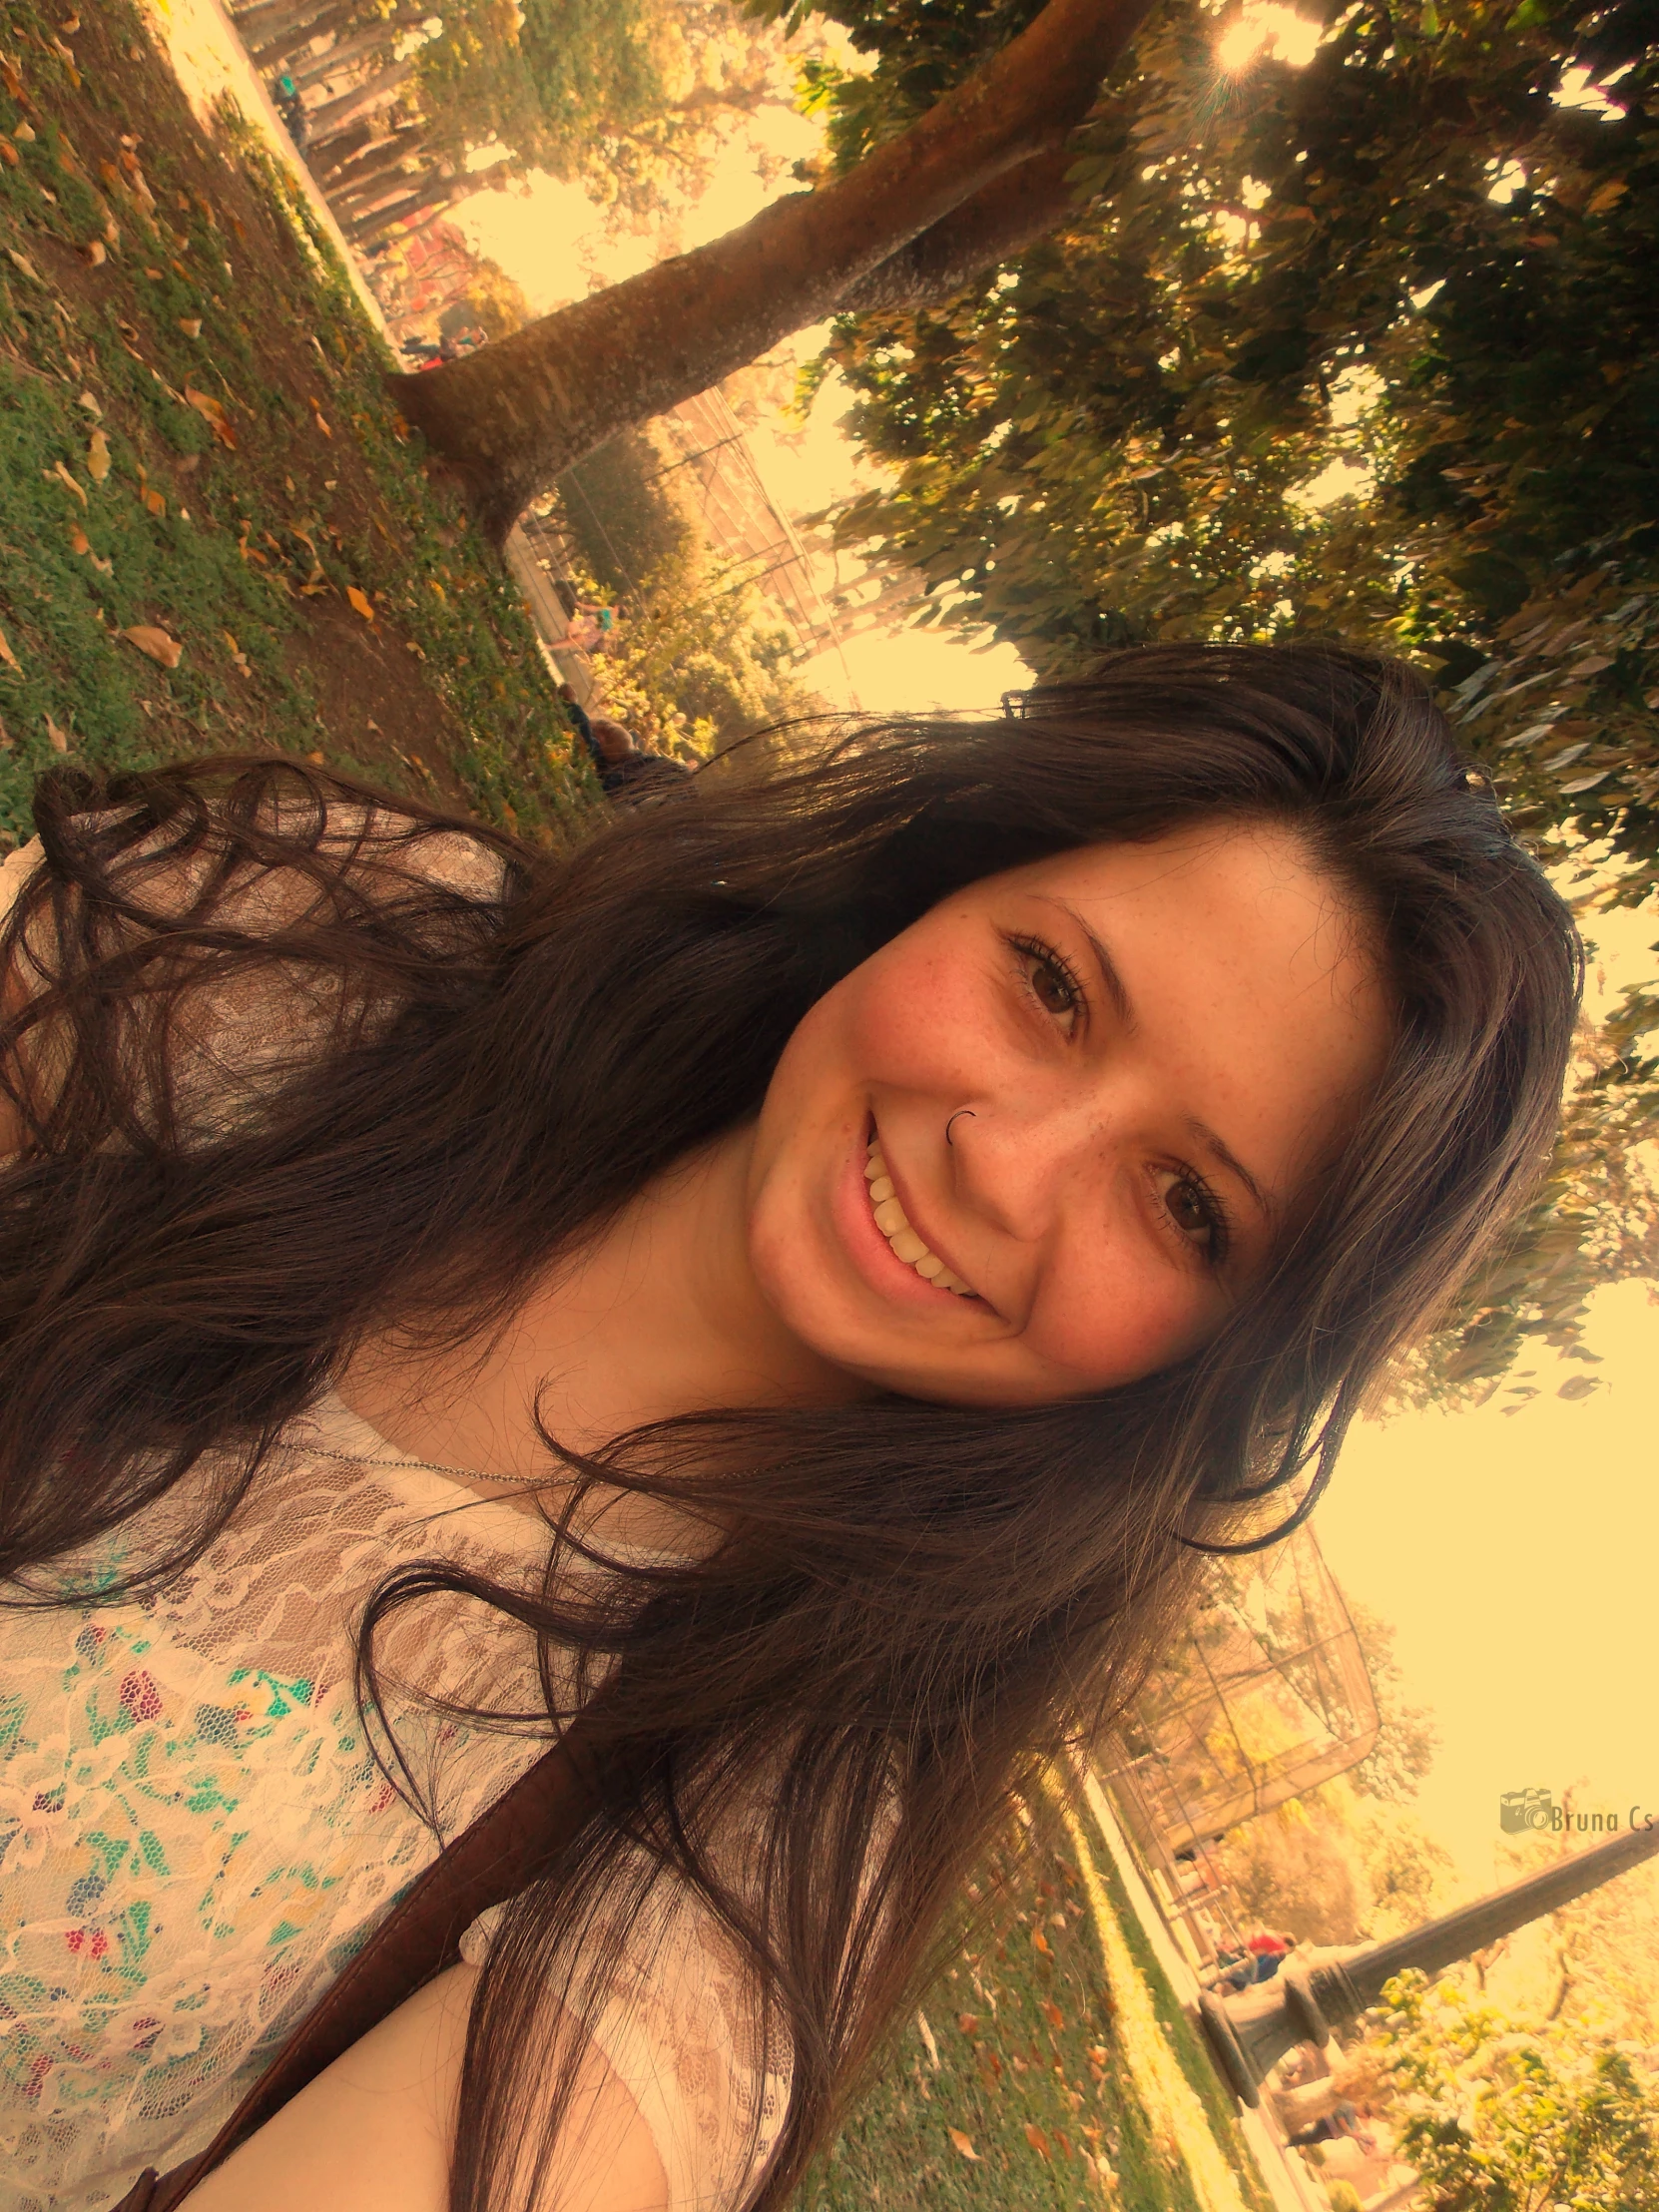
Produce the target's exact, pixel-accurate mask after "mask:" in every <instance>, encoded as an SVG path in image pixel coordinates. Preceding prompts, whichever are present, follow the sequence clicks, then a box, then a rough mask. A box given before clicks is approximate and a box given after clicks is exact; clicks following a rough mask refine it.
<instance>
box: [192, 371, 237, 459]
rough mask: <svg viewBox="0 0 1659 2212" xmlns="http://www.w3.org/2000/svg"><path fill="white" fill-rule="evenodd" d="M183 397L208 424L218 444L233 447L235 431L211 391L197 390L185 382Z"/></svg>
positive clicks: (235, 436) (228, 417) (234, 444)
mask: <svg viewBox="0 0 1659 2212" xmlns="http://www.w3.org/2000/svg"><path fill="white" fill-rule="evenodd" d="M185 397H186V399H188V400H189V402H190V404H191V405H192V406H193V407H194V408H195V409H196V411H197V413H198V414H199V415H200V416H201V417H202V419H203V421H204V422H205V423H206V424H207V425H208V427H209V429H210V430H212V432H213V434H214V436H215V437H216V438H218V440H219V442H220V444H221V445H227V446H230V447H232V448H233V449H234V448H235V446H236V442H237V433H236V432H235V430H233V429H232V427H231V418H230V416H229V415H228V414H227V413H226V412H225V409H224V407H223V406H222V405H221V403H220V402H219V400H217V399H216V398H215V397H214V396H213V394H212V392H207V391H198V390H197V388H196V386H195V385H194V384H191V383H187V384H186V386H185Z"/></svg>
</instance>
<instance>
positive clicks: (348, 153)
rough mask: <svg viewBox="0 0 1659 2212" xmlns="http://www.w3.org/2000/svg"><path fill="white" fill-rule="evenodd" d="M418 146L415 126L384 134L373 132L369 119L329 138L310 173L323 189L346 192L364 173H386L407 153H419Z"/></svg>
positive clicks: (417, 130) (395, 166) (375, 130)
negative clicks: (325, 148)
mask: <svg viewBox="0 0 1659 2212" xmlns="http://www.w3.org/2000/svg"><path fill="white" fill-rule="evenodd" d="M422 145H423V141H422V139H421V135H420V130H419V127H418V126H417V125H414V126H409V127H407V128H405V129H403V130H401V131H392V132H390V133H389V134H388V133H387V132H385V131H378V132H377V128H376V123H375V121H374V120H372V119H371V120H370V121H369V122H367V123H354V124H352V126H351V128H350V130H349V131H342V132H341V133H340V134H339V136H338V138H335V139H331V140H330V141H329V146H328V152H327V154H326V155H325V156H324V157H323V159H322V160H320V161H318V162H316V163H314V164H313V165H312V174H313V176H315V177H316V179H317V181H318V183H319V184H320V185H321V187H322V189H323V191H324V192H330V193H332V192H348V191H349V190H350V189H351V188H352V187H353V186H354V185H355V184H357V183H358V182H359V180H360V179H362V178H363V177H365V176H366V175H368V174H371V173H372V174H389V173H390V171H392V170H394V169H396V168H397V167H398V165H399V164H400V163H401V162H403V161H404V160H406V159H407V158H408V157H409V156H410V155H413V154H419V153H420V152H421V150H422Z"/></svg>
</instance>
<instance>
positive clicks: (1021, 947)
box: [1008, 936, 1089, 1021]
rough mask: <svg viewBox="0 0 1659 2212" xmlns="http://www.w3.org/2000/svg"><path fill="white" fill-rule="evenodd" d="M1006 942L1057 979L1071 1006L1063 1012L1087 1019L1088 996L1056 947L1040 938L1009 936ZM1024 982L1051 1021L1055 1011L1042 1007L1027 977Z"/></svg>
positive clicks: (1050, 1007) (1054, 1009) (1074, 972)
mask: <svg viewBox="0 0 1659 2212" xmlns="http://www.w3.org/2000/svg"><path fill="white" fill-rule="evenodd" d="M1008 942H1009V943H1010V944H1011V945H1012V946H1013V948H1014V950H1015V951H1016V952H1022V953H1023V954H1024V955H1025V957H1026V958H1027V959H1028V960H1035V961H1036V963H1037V964H1038V966H1039V967H1045V968H1047V969H1048V971H1049V973H1050V974H1051V975H1056V976H1058V977H1059V979H1060V981H1061V982H1062V983H1063V984H1064V985H1065V987H1066V989H1067V991H1068V992H1069V993H1070V994H1071V1006H1070V1008H1067V1009H1063V1010H1064V1011H1068V1012H1069V1011H1075V1012H1077V1013H1079V1014H1081V1015H1082V1017H1083V1018H1084V1020H1085V1021H1086V1020H1087V1019H1088V1013H1089V994H1088V992H1087V991H1086V990H1085V989H1084V988H1083V984H1082V981H1081V979H1080V977H1079V976H1078V973H1077V970H1076V969H1075V968H1074V967H1073V966H1072V964H1071V962H1070V961H1069V960H1068V959H1067V958H1066V956H1065V954H1064V953H1063V952H1061V951H1060V950H1059V948H1058V947H1057V946H1055V945H1052V944H1048V943H1046V942H1045V941H1044V940H1043V939H1042V938H1041V937H1013V936H1011V937H1010V938H1009V939H1008ZM1024 982H1025V987H1026V989H1027V990H1028V991H1029V992H1030V993H1031V996H1032V997H1033V998H1035V999H1036V1000H1037V1004H1038V1006H1039V1007H1041V1008H1042V1011H1043V1012H1044V1013H1045V1014H1047V1015H1048V1016H1049V1017H1050V1019H1052V1018H1053V1016H1054V1014H1055V1012H1056V1010H1057V1009H1056V1008H1054V1007H1052V1006H1044V1005H1043V1002H1042V1000H1041V998H1039V997H1038V996H1037V991H1036V987H1035V985H1034V984H1033V983H1032V981H1031V978H1030V976H1029V975H1025V976H1024Z"/></svg>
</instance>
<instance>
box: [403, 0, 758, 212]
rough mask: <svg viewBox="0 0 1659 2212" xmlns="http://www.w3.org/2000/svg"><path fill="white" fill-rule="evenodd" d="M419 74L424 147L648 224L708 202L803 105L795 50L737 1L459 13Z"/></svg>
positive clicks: (496, 6)
mask: <svg viewBox="0 0 1659 2212" xmlns="http://www.w3.org/2000/svg"><path fill="white" fill-rule="evenodd" d="M441 13H442V20H443V29H442V31H441V32H440V33H439V34H438V36H437V37H436V38H434V39H433V40H431V42H430V43H429V44H427V45H426V46H424V47H423V48H422V49H421V50H420V53H419V55H418V57H417V60H416V74H417V78H418V84H419V97H420V103H421V106H422V108H423V109H424V111H425V114H426V117H427V119H428V120H427V124H426V128H425V131H424V132H423V143H424V144H426V145H427V146H429V147H430V148H431V150H432V151H433V153H434V154H436V155H438V156H440V157H444V158H447V159H449V160H450V161H453V162H457V163H458V162H460V161H462V160H464V158H465V156H466V155H467V154H468V153H469V152H470V151H472V150H473V149H476V148H481V147H486V146H494V145H500V146H505V147H507V148H508V149H510V151H511V156H512V167H513V168H514V169H517V170H520V171H522V170H524V169H528V168H540V169H544V170H547V171H548V172H550V173H551V174H552V175H554V176H556V177H560V178H564V179H566V180H571V181H576V182H579V183H580V184H581V185H582V186H583V187H584V189H585V190H586V191H587V193H588V195H589V197H590V198H592V199H593V200H594V201H595V202H596V203H598V204H600V205H602V206H616V207H619V208H620V209H621V210H622V211H623V212H624V213H625V214H628V215H631V216H633V217H634V218H636V219H639V218H642V217H645V216H647V215H651V214H657V213H660V212H662V210H663V209H664V208H665V207H666V206H667V205H668V204H669V202H670V201H671V200H673V199H675V198H681V197H684V196H685V195H686V194H687V193H691V194H695V193H696V191H697V190H698V189H699V188H700V186H701V184H702V182H703V180H704V178H705V177H706V175H707V171H708V167H709V164H710V161H711V160H712V158H713V156H714V154H715V152H716V151H717V150H718V148H719V146H720V145H721V143H722V142H723V141H724V139H725V138H726V137H727V136H728V135H729V133H730V131H731V130H732V129H733V127H734V126H735V125H738V124H740V123H741V121H742V119H743V118H744V117H745V116H746V115H752V114H754V113H755V111H756V110H757V109H759V108H761V107H763V106H765V105H767V104H768V103H769V102H771V103H775V104H779V105H782V104H783V103H784V102H786V101H787V99H788V98H789V93H790V72H789V68H788V66H787V64H786V63H785V60H784V55H783V42H782V39H781V37H780V36H779V34H778V33H777V31H776V30H775V29H773V28H772V26H770V25H768V24H765V23H762V22H758V21H756V20H755V19H753V18H752V17H748V16H746V15H744V14H743V13H742V12H741V11H740V10H739V9H738V8H737V7H736V6H734V5H732V4H731V0H673V4H670V0H456V4H455V5H453V6H446V7H445V8H444V9H443V10H442V11H441Z"/></svg>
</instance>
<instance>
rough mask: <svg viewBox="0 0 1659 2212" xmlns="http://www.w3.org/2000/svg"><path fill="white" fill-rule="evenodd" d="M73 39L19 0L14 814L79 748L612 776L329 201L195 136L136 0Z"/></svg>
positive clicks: (512, 776) (0, 471)
mask: <svg viewBox="0 0 1659 2212" xmlns="http://www.w3.org/2000/svg"><path fill="white" fill-rule="evenodd" d="M56 37H57V24H56V22H55V21H53V20H50V19H49V17H48V16H47V15H46V14H45V13H44V12H42V11H40V10H38V9H36V8H33V7H30V6H27V5H22V6H11V7H0V56H3V57H4V61H3V66H0V80H3V82H0V132H3V133H4V134H5V140H4V146H3V147H0V156H4V154H5V153H6V151H7V150H9V152H10V154H11V155H12V156H14V157H15V160H9V161H6V162H5V164H4V166H0V633H3V635H4V638H5V642H6V646H7V648H8V650H9V652H10V654H11V656H12V664H15V665H12V664H8V663H7V662H6V661H5V658H4V656H3V655H0V723H3V735H0V839H3V840H4V841H13V840H15V839H16V838H18V837H20V836H24V835H27V834H28V831H29V825H30V811H29V798H30V791H31V788H32V784H33V780H34V778H35V776H36V775H37V774H38V773H39V772H40V771H41V770H42V769H45V768H47V767H50V766H51V765H53V764H54V763H55V762H57V761H60V760H62V759H64V758H65V756H66V754H67V756H68V757H69V758H70V759H78V760H82V761H86V762H88V763H92V764H98V765H105V766H111V767H142V766H146V765H150V764H153V763H155V762H157V761H161V760H165V759H169V758H174V757H177V756H179V755H181V754H184V753H191V752H202V751H210V750H211V751H219V750H227V749H237V750H242V749H259V750H271V749H276V750H280V751H287V752H292V753H300V754H304V753H311V752H315V751H321V752H322V754H323V755H324V756H325V757H326V759H327V760H328V761H329V762H330V763H331V764H332V765H336V766H340V767H344V768H347V769H350V768H356V769H359V770H361V771H362V772H364V773H367V774H370V775H372V776H374V777H376V778H377V779H378V780H379V781H381V782H383V783H389V784H391V785H393V786H394V787H396V786H401V787H402V788H407V789H410V790H417V791H418V790H424V791H427V792H428V793H429V794H431V795H432V796H437V797H440V798H443V799H445V800H447V801H448V802H449V803H451V804H454V803H456V802H457V800H458V801H460V802H461V803H463V804H465V805H467V806H469V807H470V808H472V809H473V810H474V811H475V812H477V813H478V814H480V815H481V816H483V817H484V818H485V819H488V820H491V821H494V822H498V823H502V824H505V825H506V826H508V827H521V828H522V829H523V830H525V832H526V833H528V834H539V835H540V836H541V837H542V838H543V840H544V841H551V840H553V839H555V838H562V836H563V835H564V834H565V833H566V832H567V831H569V830H574V829H576V828H578V827H579V826H580V823H581V821H582V819H583V818H584V816H585V814H586V812H587V810H588V808H589V807H590V806H591V805H592V804H593V802H594V800H595V797H596V793H595V789H594V786H593V783H592V779H591V776H590V774H589V772H588V771H587V768H586V765H585V763H580V762H577V761H574V760H573V758H572V755H571V750H570V744H569V733H568V729H567V727H566V725H565V723H564V718H563V715H562V713H561V711H560V710H559V707H558V705H557V701H556V698H555V695H554V688H553V681H552V679H551V678H550V676H549V674H548V672H547V670H546V666H545V664H544V662H543V661H542V659H541V656H540V653H539V651H538V649H537V646H536V642H535V637H534V633H533V631H532V629H531V627H530V624H529V621H528V618H527V616H526V614H525V612H524V610H523V607H522V605H521V603H520V600H519V597H518V593H517V590H516V588H515V587H514V585H513V584H512V582H511V580H510V578H509V577H508V575H507V574H506V572H505V571H504V569H503V568H502V567H501V565H500V563H499V562H498V561H497V560H496V559H495V557H494V556H493V554H492V553H491V552H490V551H489V549H488V548H487V547H486V546H485V545H484V544H483V542H482V541H481V540H480V539H479V538H478V536H477V535H476V533H474V532H473V531H472V530H471V528H470V527H469V525H468V524H467V523H466V521H465V519H464V518H463V517H462V516H461V514H460V513H459V512H458V510H456V509H455V508H454V507H453V505H452V504H450V503H449V502H447V501H446V500H445V499H444V498H443V497H442V496H440V495H439V494H438V493H437V492H436V491H435V490H434V489H433V488H432V486H430V485H429V484H428V482H427V481H426V478H425V475H424V473H423V470H422V456H421V452H420V449H419V446H418V442H417V441H416V440H415V439H414V438H413V437H412V435H411V434H410V433H409V432H408V431H407V429H406V427H405V426H404V425H403V424H402V423H401V421H400V419H399V417H398V415H397V412H396V408H395V405H394V402H393V400H392V397H391V396H390V394H389V392H388V390H387V387H386V385H385V383H384V381H383V377H384V373H385V371H386V370H387V369H388V368H389V367H390V366H391V365H392V363H391V362H390V360H389V357H388V355H387V353H386V350H385V348H384V346H383V344H382V343H381V341H380V339H379V338H378V335H377V334H376V333H375V331H374V330H373V329H372V327H371V326H370V324H369V323H368V321H367V319H366V318H365V316H364V315H363V313H362V311H361V308H360V306H359V304H358V302H357V300H356V297H355V295H354V294H353V292H352V290H351V288H350V285H349V283H348V282H347V280H346V278H345V276H344V274H343V272H342V271H341V270H340V268H339V266H338V264H337V262H336V261H335V260H334V258H333V253H332V249H331V247H330V246H329V244H328V243H327V241H326V239H325V238H324V237H322V236H321V235H319V232H318V230H317V227H316V225H315V223H314V220H313V217H312V214H311V211H310V208H309V205H308V204H307V203H306V201H305V200H304V198H303V196H302V195H301V194H299V193H298V191H297V189H296V188H295V187H294V186H293V185H292V183H291V180H289V179H288V178H287V177H286V175H285V174H284V173H282V172H280V171H279V170H278V169H277V167H276V166H275V165H274V164H273V162H272V161H271V160H270V158H269V156H268V155H267V153H266V150H265V148H264V146H263V144H262V143H261V142H259V141H257V140H256V139H255V138H254V137H253V135H252V134H251V133H250V132H249V131H248V129H247V128H246V127H245V126H242V125H241V124H240V121H239V120H237V119H235V118H232V117H227V118H225V119H224V121H223V124H222V128H221V130H220V131H219V133H218V134H217V139H216V140H215V141H210V140H208V139H206V138H205V137H204V136H203V134H202V133H201V132H200V130H199V129H198V128H197V126H196V124H195V122H194V120H193V119H192V117H191V115H190V112H189V110H188V108H187V107H186V106H185V103H184V100H183V96H182V95H181V94H180V92H179V90H178V87H177V85H176V84H175V83H174V81H173V79H172V77H171V74H170V73H169V72H168V71H167V70H166V68H165V65H164V64H163V63H162V62H161V60H160V58H159V57H157V56H156V55H155V54H154V53H153V52H151V51H149V49H148V47H147V46H146V45H145V33H144V30H143V26H142V24H141V21H140V19H139V17H138V16H137V14H136V13H135V12H134V11H133V10H132V9H131V8H130V6H128V4H127V0H107V4H106V5H103V6H101V7H100V9H99V11H98V14H97V18H96V20H91V19H89V21H88V22H87V23H86V24H85V25H84V26H83V27H82V29H81V31H80V32H79V33H78V34H77V35H76V47H75V62H74V64H73V65H70V64H69V63H67V62H66V61H65V60H64V59H63V58H62V56H61V55H60V54H59V53H57V52H56V51H55V50H54V49H53V45H52V42H53V40H54V39H55V38H56ZM135 47H139V48H142V49H143V52H142V56H141V59H139V60H137V61H135V60H134V59H133V58H132V50H133V49H134V48H135ZM77 79H79V80H80V81H79V82H77V81H76V80H77ZM106 87H108V88H110V89H109V90H106V89H105V88H106ZM20 127H22V128H21V132H20ZM124 133H125V134H127V136H128V137H129V138H130V139H132V138H136V140H137V142H138V143H137V148H136V150H135V149H134V148H133V147H132V146H130V145H123V143H122V135H123V134H124ZM30 134H32V136H31V135H30ZM134 162H138V163H139V164H140V165H141V166H140V168H139V169H138V171H137V172H135V171H134V169H133V167H132V164H133V163H134ZM99 248H101V249H102V255H103V258H102V260H101V261H97V260H96V252H97V249H99ZM83 394H86V395H88V398H87V399H83V397H82V395H83ZM97 433H102V437H103V439H104V441H105V442H106V444H107V464H106V461H105V456H104V455H102V454H99V453H97V452H95V450H94V440H95V434H97ZM353 592H355V593H357V594H359V595H360V599H358V600H353V599H352V598H351V597H350V596H349V595H350V594H351V593H353ZM140 625H143V626H149V627H150V628H153V629H159V630H162V631H164V632H166V634H167V635H168V636H169V637H170V638H172V639H175V640H177V641H178V642H179V643H180V645H181V646H182V648H183V650H182V654H181V657H180V659H179V661H178V665H177V666H176V667H174V668H172V669H167V668H164V667H162V666H158V665H157V663H156V662H155V661H154V660H151V659H148V658H146V656H145V655H144V654H143V653H142V652H141V651H140V650H139V649H138V648H137V647H136V646H135V645H134V644H133V643H131V642H130V641H129V640H128V639H127V638H126V637H124V636H123V635H122V633H123V632H125V631H127V630H129V629H130V628H133V627H136V626H140ZM359 629H360V632H361V635H358V634H357V632H358V630H359ZM359 670H360V673H361V678H362V684H363V687H364V688H363V691H362V696H361V700H360V702H357V703H355V704H354V703H353V702H354V699H355V692H356V683H357V676H358V672H359Z"/></svg>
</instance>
